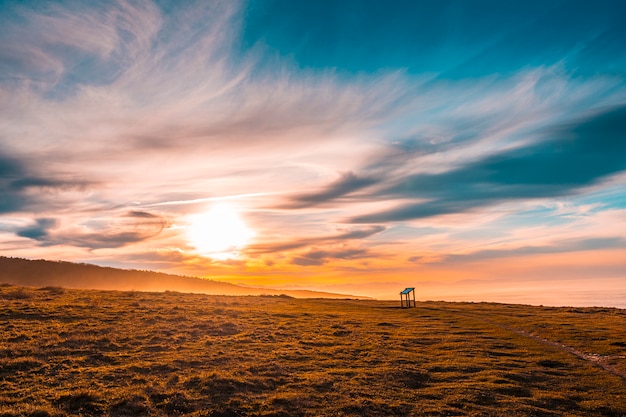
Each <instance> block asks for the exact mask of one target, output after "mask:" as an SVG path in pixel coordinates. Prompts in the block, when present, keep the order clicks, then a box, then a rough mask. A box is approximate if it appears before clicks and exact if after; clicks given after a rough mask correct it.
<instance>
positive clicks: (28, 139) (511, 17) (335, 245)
mask: <svg viewBox="0 0 626 417" xmlns="http://www.w3.org/2000/svg"><path fill="white" fill-rule="evenodd" d="M289 3H290V4H291V3H292V2H289ZM357 3H358V2H357ZM444 3H445V4H444V5H443V6H441V5H437V6H433V5H428V4H426V3H423V2H418V3H416V4H411V5H409V4H407V5H404V7H403V8H402V9H400V8H397V9H396V8H394V6H393V5H390V6H385V7H384V9H385V11H386V12H388V13H389V16H392V17H393V20H392V22H393V24H391V23H389V22H382V21H381V19H380V16H379V14H380V13H379V12H380V10H381V9H380V8H382V7H383V6H379V5H374V4H373V3H372V4H370V6H371V7H370V8H368V7H363V8H361V9H360V10H361V11H360V12H359V14H358V16H360V17H359V18H358V19H356V20H354V19H352V20H348V19H345V17H346V15H345V14H346V13H348V14H350V16H352V17H354V16H357V15H355V14H353V13H351V10H352V9H351V8H352V7H356V6H355V4H356V3H355V4H353V3H350V4H342V5H339V4H338V5H333V6H331V7H329V8H328V9H325V10H324V13H326V14H324V16H326V15H327V14H331V15H333V16H335V17H336V19H332V22H330V21H324V22H321V21H320V20H319V16H318V15H317V14H315V13H307V12H306V10H309V9H307V8H303V7H302V5H300V4H295V3H294V4H292V6H293V7H289V8H287V7H280V5H281V3H280V2H271V3H268V4H265V5H264V6H263V7H253V5H251V4H250V3H247V2H240V1H211V2H201V1H197V2H196V1H190V2H179V3H176V4H174V3H171V4H167V5H165V4H162V3H159V2H152V1H149V0H141V1H133V2H130V1H125V0H119V1H114V2H98V3H82V4H79V3H64V2H50V3H39V2H37V3H29V2H19V3H11V2H9V3H5V4H2V5H0V7H1V8H2V13H0V44H2V47H1V48H0V148H1V149H2V150H1V151H0V194H1V198H0V248H2V250H3V252H6V253H7V254H14V255H23V256H31V255H32V254H38V255H36V256H39V257H43V256H46V254H49V255H50V256H53V257H54V258H55V259H58V258H62V257H63V253H67V254H68V256H70V257H71V258H72V259H75V260H79V261H80V260H89V261H97V262H100V263H107V264H115V265H118V266H120V265H121V266H123V265H128V266H130V267H133V266H134V265H141V267H142V268H144V269H147V268H150V267H151V265H152V267H154V268H162V269H164V270H169V271H173V272H176V271H185V272H189V271H193V273H199V274H203V271H204V272H206V274H209V273H210V274H214V275H219V276H223V277H226V278H230V279H235V278H233V277H239V276H247V277H264V278H263V279H269V278H268V277H269V276H270V275H272V276H274V277H278V276H280V277H282V278H281V279H285V280H287V279H288V278H289V277H300V278H302V277H306V279H308V280H310V281H308V282H310V283H312V282H315V280H316V279H317V278H315V277H314V275H315V274H314V272H315V273H319V274H320V275H319V276H326V278H325V279H328V280H330V278H328V277H330V276H332V279H335V280H340V279H344V278H341V277H340V275H341V274H345V275H346V277H348V278H346V279H352V280H353V281H355V282H356V281H359V282H363V281H362V277H363V276H364V275H367V276H368V278H367V280H370V281H375V282H381V280H383V279H382V278H381V276H384V277H385V278H384V280H386V281H388V282H389V283H390V284H389V285H396V284H397V283H399V282H404V278H402V277H406V276H411V277H412V276H417V275H414V274H419V272H420V271H426V270H428V271H430V270H429V269H428V268H435V269H437V268H438V269H437V271H439V273H441V271H442V270H443V269H442V268H444V267H443V265H449V266H450V268H453V267H454V268H457V269H456V270H455V272H449V275H445V278H442V279H452V278H450V277H456V276H458V275H461V272H462V266H463V263H469V262H473V260H474V259H479V258H480V259H483V260H486V259H498V258H501V257H504V256H506V257H510V258H514V259H525V258H527V257H532V256H540V255H554V256H555V257H556V256H557V255H559V254H563V253H571V252H574V251H578V250H581V251H585V250H589V251H595V252H594V253H599V252H602V251H604V250H606V251H612V250H619V246H620V245H621V243H622V242H621V241H620V240H612V239H614V237H615V236H616V235H619V233H617V234H616V233H614V231H615V230H617V229H619V228H615V227H612V226H610V225H611V223H615V224H616V223H619V222H621V221H623V220H624V219H623V211H622V210H623V208H624V207H626V199H624V193H623V185H624V181H626V175H625V171H626V159H624V157H623V155H624V154H626V145H625V144H626V141H624V137H626V124H625V122H624V120H626V107H625V105H626V104H625V103H626V80H625V79H624V77H623V73H624V69H625V68H626V60H624V58H623V55H624V54H623V53H621V52H620V51H621V50H622V49H623V48H621V47H622V46H624V40H623V39H626V37H622V36H621V34H623V29H622V27H621V26H623V25H621V26H620V25H618V24H617V23H616V22H617V21H618V20H619V19H617V20H616V17H619V16H622V15H623V13H624V9H623V7H621V6H619V5H616V4H609V3H606V4H604V7H599V8H596V9H594V10H593V11H592V12H589V13H587V12H586V10H587V9H588V7H586V6H585V7H583V6H581V4H580V3H578V2H574V3H573V4H569V5H568V7H565V6H561V5H557V6H554V5H550V6H546V5H539V4H535V3H533V4H532V5H530V6H529V5H526V4H521V3H520V4H516V5H512V4H509V5H507V4H505V3H503V4H500V5H494V6H493V9H492V13H493V16H497V17H498V18H495V17H494V18H493V19H490V18H489V17H488V16H486V15H484V14H482V13H478V12H477V11H476V10H474V8H473V7H470V6H469V5H466V4H461V3H458V2H452V3H448V2H444ZM444 6H445V7H444ZM452 6H454V7H452ZM308 7H310V8H311V10H317V8H318V7H321V6H320V5H319V4H317V3H315V4H313V3H312V4H311V5H309V6H308ZM359 7H361V6H359ZM418 9H419V10H418ZM377 10H378V12H377ZM453 10H456V12H455V13H456V14H455V13H453V12H452V11H453ZM287 12H289V13H290V14H289V15H285V13H287ZM418 12H419V13H418ZM559 14H563V16H565V17H567V18H563V19H559V20H558V21H555V20H554V19H555V16H557V15H559ZM321 15H322V14H320V16H321ZM455 16H456V17H455ZM581 16H588V17H589V18H588V19H580V17H581ZM417 21H419V22H423V23H431V22H439V23H441V24H428V25H427V24H421V25H420V24H416V22H417ZM276 22H282V23H284V24H281V25H278V24H276ZM374 22H378V23H379V24H380V26H379V25H375V24H373V23H374ZM446 22H447V23H450V24H444V23H446ZM454 22H456V23H454ZM547 22H552V23H553V24H547ZM573 22H576V23H575V24H574V23H573ZM321 23H323V25H322V24H321ZM452 23H454V24H452ZM455 28H456V29H455ZM453 29H455V30H458V32H457V31H455V30H453ZM546 31H554V32H555V36H550V37H548V36H545V35H546ZM347 33H351V34H352V35H350V36H347ZM353 35H354V36H353ZM547 38H550V39H551V42H545V39H547ZM355 39H359V42H358V43H355ZM389 45H394V48H389ZM603 47H604V48H605V49H603ZM392 51H393V53H392ZM511 55H515V56H511ZM365 56H367V58H368V59H367V60H365V59H364V57H365ZM502 56H506V57H509V58H510V59H502V58H501V57H502ZM591 58H593V59H591ZM222 200H229V201H232V202H236V204H237V205H236V207H237V210H238V215H239V216H241V217H242V218H243V219H244V220H245V222H246V224H247V225H248V226H249V227H251V228H253V229H254V230H255V231H256V237H255V238H254V239H253V240H252V241H251V242H250V243H249V245H247V246H246V247H245V248H241V251H240V253H241V255H242V257H241V258H240V259H237V260H230V261H224V260H217V259H209V258H207V257H206V256H204V257H203V256H202V255H200V254H198V253H195V252H194V248H193V247H192V245H191V244H190V243H189V241H188V233H187V232H188V230H189V227H192V225H191V223H190V221H189V218H190V217H191V216H192V215H196V214H198V213H201V212H203V211H206V210H207V209H208V208H209V207H210V206H211V205H212V204H215V203H218V202H219V201H222ZM619 230H621V229H619ZM610 231H611V232H610ZM546 236H549V237H550V239H552V240H550V239H548V238H547V237H546ZM559 242H561V243H559ZM576 242H579V243H576ZM580 242H582V243H580ZM594 245H595V246H594ZM39 254H41V255H39ZM559 256H560V255H559ZM611 259H613V258H611ZM611 262H616V261H613V260H612V261H611ZM612 265H613V264H612ZM613 266H614V267H615V265H613ZM450 271H452V270H450ZM307 274H310V275H307ZM368 274H372V276H370V275H368ZM373 274H379V275H380V276H378V277H373ZM457 274H458V275H457ZM442 276H443V275H442ZM400 278H402V279H400ZM250 279H253V278H250ZM259 279H260V278H259ZM276 279H278V278H276ZM294 279H295V278H294ZM303 279H304V278H303ZM248 283H250V282H248ZM392 283H393V284H392ZM302 284H303V285H304V283H302ZM372 288H379V287H378V286H372Z"/></svg>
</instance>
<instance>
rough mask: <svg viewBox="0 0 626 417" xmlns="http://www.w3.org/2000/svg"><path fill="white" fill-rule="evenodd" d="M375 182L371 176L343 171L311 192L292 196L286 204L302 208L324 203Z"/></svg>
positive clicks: (289, 206)
mask: <svg viewBox="0 0 626 417" xmlns="http://www.w3.org/2000/svg"><path fill="white" fill-rule="evenodd" d="M376 182H377V179H375V178H372V177H359V176H357V175H356V174H354V173H353V172H345V173H343V174H341V175H340V177H339V179H337V180H336V181H335V182H333V183H331V184H329V185H328V186H326V187H324V188H323V189H322V190H320V191H317V192H313V193H302V194H297V195H295V196H292V197H291V198H290V202H289V203H287V204H286V207H288V208H304V207H312V206H316V205H319V204H324V203H327V202H329V201H332V200H336V199H338V198H340V197H343V196H345V195H348V194H351V193H354V192H355V191H358V190H360V189H363V188H366V187H369V186H370V185H373V184H375V183H376Z"/></svg>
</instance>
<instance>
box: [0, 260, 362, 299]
mask: <svg viewBox="0 0 626 417" xmlns="http://www.w3.org/2000/svg"><path fill="white" fill-rule="evenodd" d="M0 282H3V283H7V284H13V285H22V286H31V287H47V286H58V287H64V288H75V289H94V290H119V291H180V292H187V293H201V294H212V295H288V296H291V297H295V298H367V297H357V296H353V295H346V294H335V293H327V292H319V291H309V290H272V289H268V288H255V287H244V286H240V285H235V284H230V283H227V282H219V281H213V280H209V279H204V278H197V277H188V276H181V275H171V274H164V273H161V272H154V271H138V270H127V269H118V268H110V267H102V266H97V265H90V264H76V263H72V262H63V261H48V260H43V259H40V260H30V259H22V258H7V257H0Z"/></svg>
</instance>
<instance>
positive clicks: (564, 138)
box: [351, 106, 626, 223]
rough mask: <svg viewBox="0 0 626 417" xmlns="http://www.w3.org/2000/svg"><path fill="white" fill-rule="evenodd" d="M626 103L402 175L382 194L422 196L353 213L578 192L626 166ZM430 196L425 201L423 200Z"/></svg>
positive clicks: (460, 208)
mask: <svg viewBox="0 0 626 417" xmlns="http://www.w3.org/2000/svg"><path fill="white" fill-rule="evenodd" d="M625 138H626V106H622V107H615V108H611V109H606V110H604V111H602V112H599V113H598V114H595V115H593V116H587V117H585V118H583V119H580V120H577V121H575V122H573V123H571V124H569V125H560V126H558V127H555V128H552V129H546V130H544V131H543V132H541V134H540V139H539V140H537V141H535V142H533V143H531V144H529V145H525V146H520V147H515V148H513V149H510V150H506V151H503V152H500V153H496V154H495V155H489V156H486V157H482V158H479V159H478V160H476V161H473V162H469V163H466V164H465V165H462V166H460V167H458V168H456V169H452V170H449V171H446V172H442V173H437V174H416V175H411V176H407V177H404V178H402V179H401V180H399V181H397V182H396V183H395V184H394V185H393V186H391V187H388V188H386V189H384V190H382V191H381V192H380V197H382V198H393V199H419V200H422V201H418V202H415V203H408V204H404V205H401V206H399V207H396V208H392V209H390V210H386V211H383V212H379V213H374V214H366V215H362V216H358V217H355V218H352V219H351V221H353V222H355V223H382V222H389V221H403V220H410V219H419V218H426V217H432V216H437V215H441V214H450V213H463V212H467V211H471V210H473V209H476V208H480V207H488V206H492V205H495V204H499V203H502V202H506V201H515V200H525V199H538V198H553V197H556V196H566V195H572V194H575V193H577V192H580V190H581V189H583V188H585V187H588V186H591V185H594V184H597V183H598V182H600V181H602V180H603V179H605V178H607V177H608V176H610V175H614V174H617V173H619V172H622V171H624V170H626V158H624V156H623V155H624V154H625V153H626V140H625ZM423 200H425V201H423Z"/></svg>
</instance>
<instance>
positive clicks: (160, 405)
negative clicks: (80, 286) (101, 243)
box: [0, 286, 626, 417]
mask: <svg viewBox="0 0 626 417" xmlns="http://www.w3.org/2000/svg"><path fill="white" fill-rule="evenodd" d="M0 303H1V306H2V308H1V309H0V416H3V417H16V416H30V417H36V416H37V417H46V416H59V417H60V416H76V415H83V416H92V415H93V416H105V415H106V416H181V415H189V416H213V417H217V416H231V417H233V416H275V417H276V416H504V415H506V416H563V415H567V416H624V415H626V379H625V378H624V373H625V371H626V359H625V358H624V357H625V355H626V334H625V333H624V328H626V311H624V310H619V309H601V308H545V307H531V306H520V305H503V304H485V303H479V304H472V303H440V302H427V303H418V306H417V308H411V309H400V308H398V307H397V305H396V303H392V302H383V301H372V300H322V299H316V300H311V299H293V298H287V297H223V296H209V295H201V294H181V293H171V292H166V293H140V292H115V291H87V290H64V289H61V288H56V287H48V288H40V289H34V288H24V287H17V286H3V287H0Z"/></svg>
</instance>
